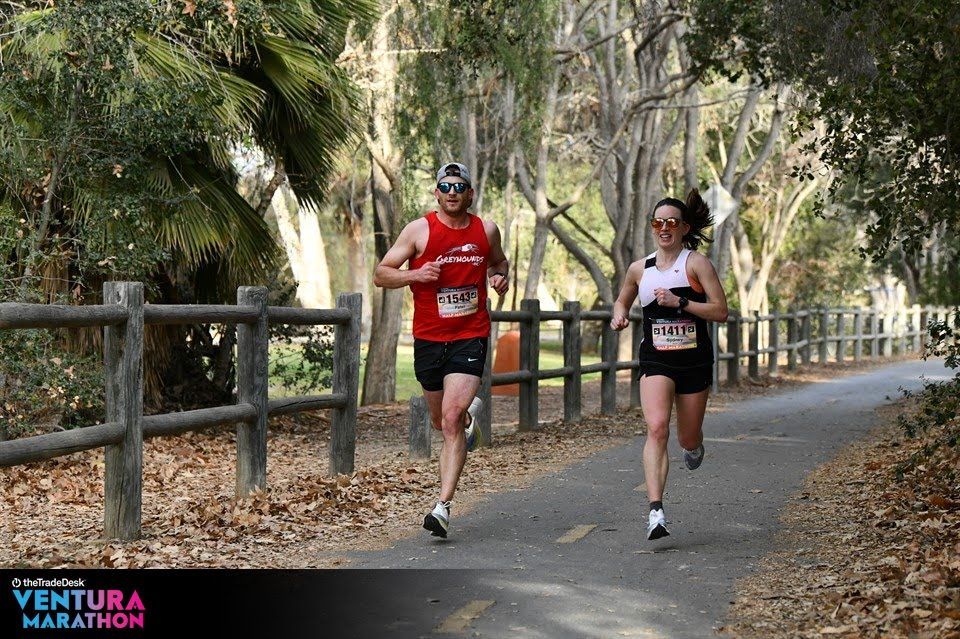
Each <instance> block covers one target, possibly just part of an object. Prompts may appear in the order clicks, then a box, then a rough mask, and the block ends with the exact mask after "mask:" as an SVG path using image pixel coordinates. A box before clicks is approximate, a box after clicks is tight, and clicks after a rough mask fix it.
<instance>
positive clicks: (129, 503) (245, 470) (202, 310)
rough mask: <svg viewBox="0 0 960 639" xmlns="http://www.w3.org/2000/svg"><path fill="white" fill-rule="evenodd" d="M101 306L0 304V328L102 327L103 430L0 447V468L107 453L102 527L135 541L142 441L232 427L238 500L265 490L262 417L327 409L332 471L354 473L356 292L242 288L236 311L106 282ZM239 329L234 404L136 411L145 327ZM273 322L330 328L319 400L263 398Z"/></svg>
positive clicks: (140, 406)
mask: <svg viewBox="0 0 960 639" xmlns="http://www.w3.org/2000/svg"><path fill="white" fill-rule="evenodd" d="M103 300H104V303H103V304H101V305H88V306H56V305H44V304H16V303H4V304H0V329H5V328H75V327H84V326H102V327H104V340H103V352H104V377H105V380H104V381H105V387H106V420H105V423H103V424H98V425H96V426H88V427H85V428H76V429H73V430H68V431H62V432H56V433H49V434H46V435H37V436H34V437H26V438H23V439H14V440H10V441H4V442H0V466H14V465H18V464H25V463H27V462H32V461H37V460H41V459H50V458H52V457H59V456H61V455H67V454H69V453H74V452H78V451H82V450H89V449H92V448H101V447H105V448H106V451H105V456H104V462H105V464H104V465H105V470H104V500H105V503H104V530H105V533H106V536H107V537H113V538H119V539H136V538H137V537H139V536H140V525H141V503H142V487H143V439H144V438H145V437H160V436H164V435H179V434H181V433H185V432H188V431H193V430H200V429H204V428H208V427H210V426H217V425H221V424H234V423H235V424H237V470H236V493H237V495H239V496H244V495H248V494H249V493H250V492H252V491H254V490H257V489H262V488H265V487H266V483H267V418H268V417H270V416H272V415H282V414H286V413H296V412H300V411H305V410H314V409H318V408H327V409H331V410H332V411H333V415H332V419H331V437H330V451H329V456H330V471H331V472H332V473H351V472H353V462H354V445H355V441H356V437H355V430H354V429H355V425H356V421H357V388H358V385H359V379H360V304H361V298H360V294H359V293H344V294H341V295H340V296H339V297H338V298H337V308H334V309H303V308H285V307H278V306H267V289H266V288H264V287H254V286H242V287H240V288H239V289H238V291H237V304H236V306H232V305H211V304H196V305H159V304H144V303H143V284H141V283H140V282H107V283H106V284H104V287H103ZM195 323H211V324H236V325H237V403H236V404H235V405H233V406H218V407H214V408H201V409H198V410H191V411H183V412H179V413H167V414H164V415H148V416H144V414H143V327H144V325H147V324H195ZM270 323H279V324H301V325H319V324H333V325H336V329H335V337H334V339H335V344H334V351H333V389H332V392H331V393H327V394H324V395H312V396H304V397H289V398H284V399H274V400H271V399H269V396H268V368H269V367H268V350H269V346H270V343H269V334H268V330H267V329H268V326H269V324H270Z"/></svg>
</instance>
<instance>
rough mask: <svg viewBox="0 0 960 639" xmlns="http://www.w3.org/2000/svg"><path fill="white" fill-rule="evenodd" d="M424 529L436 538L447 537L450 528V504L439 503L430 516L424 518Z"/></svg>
mask: <svg viewBox="0 0 960 639" xmlns="http://www.w3.org/2000/svg"><path fill="white" fill-rule="evenodd" d="M423 527H424V528H426V529H427V530H429V531H430V534H431V535H433V536H434V537H446V536H447V529H448V528H449V527H450V502H449V501H448V502H442V501H438V502H437V505H436V506H434V508H433V510H432V511H431V512H430V514H429V515H427V516H426V517H424V518H423Z"/></svg>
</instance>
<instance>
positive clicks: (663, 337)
mask: <svg viewBox="0 0 960 639" xmlns="http://www.w3.org/2000/svg"><path fill="white" fill-rule="evenodd" d="M652 330H653V347H654V348H655V349H657V350H658V351H677V350H682V349H685V348H696V347H697V323H696V322H695V321H693V320H689V319H676V320H674V319H655V320H653V326H652Z"/></svg>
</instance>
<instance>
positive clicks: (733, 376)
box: [727, 311, 740, 384]
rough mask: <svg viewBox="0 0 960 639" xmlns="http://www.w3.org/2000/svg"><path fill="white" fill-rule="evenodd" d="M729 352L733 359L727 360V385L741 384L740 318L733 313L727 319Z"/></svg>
mask: <svg viewBox="0 0 960 639" xmlns="http://www.w3.org/2000/svg"><path fill="white" fill-rule="evenodd" d="M727 350H728V351H729V352H730V354H731V358H730V359H728V360H727V383H728V384H739V383H740V316H739V315H737V314H736V312H735V311H734V312H732V313H730V314H729V316H728V317H727Z"/></svg>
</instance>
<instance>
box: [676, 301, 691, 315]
mask: <svg viewBox="0 0 960 639" xmlns="http://www.w3.org/2000/svg"><path fill="white" fill-rule="evenodd" d="M689 303H690V300H688V299H687V298H685V297H681V298H680V301H679V302H678V306H677V315H680V314H681V313H682V312H683V309H685V308H686V307H687V304H689Z"/></svg>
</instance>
